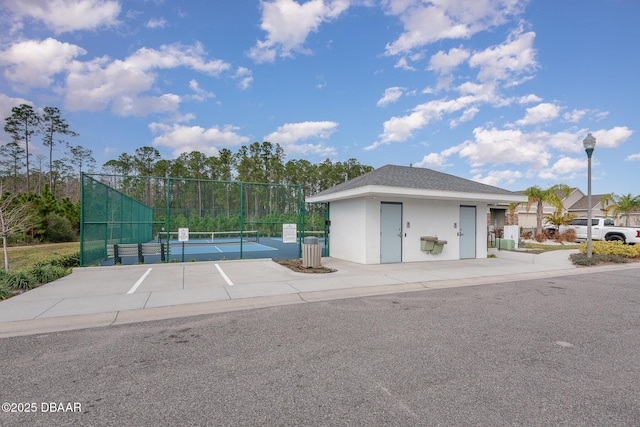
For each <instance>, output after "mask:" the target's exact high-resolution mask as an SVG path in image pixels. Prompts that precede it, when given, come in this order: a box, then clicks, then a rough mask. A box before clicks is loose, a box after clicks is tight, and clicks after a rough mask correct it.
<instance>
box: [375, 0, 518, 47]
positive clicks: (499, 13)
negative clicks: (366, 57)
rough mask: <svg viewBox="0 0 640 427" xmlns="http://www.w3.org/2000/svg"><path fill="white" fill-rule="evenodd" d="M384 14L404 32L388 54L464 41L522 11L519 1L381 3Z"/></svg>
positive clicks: (394, 0)
mask: <svg viewBox="0 0 640 427" xmlns="http://www.w3.org/2000/svg"><path fill="white" fill-rule="evenodd" d="M383 5H384V7H385V11H386V13H387V14H389V15H394V16H398V17H399V18H400V20H401V21H402V23H403V25H404V32H403V33H402V34H401V35H400V37H399V38H398V39H397V40H395V41H394V42H393V43H389V44H387V46H386V52H387V54H388V55H397V54H399V53H403V52H407V51H411V50H413V49H416V48H420V47H422V46H424V45H427V44H430V43H433V42H436V41H438V40H443V39H466V38H469V37H471V36H472V35H473V34H475V33H477V32H479V31H482V30H486V29H488V28H492V27H495V26H497V25H501V24H503V23H504V22H506V21H507V19H508V18H509V17H511V16H514V15H518V14H519V13H520V11H521V9H522V6H523V4H522V2H521V1H519V0H474V1H472V2H470V1H468V0H447V1H443V0H436V1H430V2H425V1H422V0H385V1H384V2H383Z"/></svg>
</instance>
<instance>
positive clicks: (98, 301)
mask: <svg viewBox="0 0 640 427" xmlns="http://www.w3.org/2000/svg"><path fill="white" fill-rule="evenodd" d="M148 298H149V294H148V293H135V294H132V295H127V294H122V295H111V296H110V297H109V298H105V297H104V296H95V297H79V298H66V299H64V300H62V301H60V302H59V303H58V304H56V305H55V306H53V307H51V308H50V309H49V310H47V311H45V312H44V313H42V314H41V315H40V316H38V318H49V317H58V316H75V315H79V314H94V313H105V312H112V311H122V310H133V309H135V308H143V307H144V305H145V303H146V302H147V299H148Z"/></svg>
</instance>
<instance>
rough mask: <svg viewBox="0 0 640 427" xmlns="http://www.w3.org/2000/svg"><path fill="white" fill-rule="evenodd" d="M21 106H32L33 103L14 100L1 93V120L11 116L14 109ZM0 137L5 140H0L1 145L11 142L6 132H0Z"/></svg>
mask: <svg viewBox="0 0 640 427" xmlns="http://www.w3.org/2000/svg"><path fill="white" fill-rule="evenodd" d="M21 104H28V105H32V103H31V102H29V101H27V100H26V99H23V98H12V97H10V96H7V95H5V94H4V93H0V118H2V119H4V118H5V117H9V116H11V114H12V113H11V109H12V108H13V107H18V106H20V105H21ZM0 137H1V138H3V139H0V143H4V142H9V140H10V138H9V135H8V134H7V133H5V132H0ZM5 139H6V140H5Z"/></svg>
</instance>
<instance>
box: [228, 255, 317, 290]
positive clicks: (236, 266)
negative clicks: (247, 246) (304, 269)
mask: <svg viewBox="0 0 640 427" xmlns="http://www.w3.org/2000/svg"><path fill="white" fill-rule="evenodd" d="M217 264H218V265H219V266H220V268H221V269H222V270H223V271H224V273H225V274H226V275H227V276H228V277H229V279H230V280H231V281H232V282H233V284H234V285H241V284H251V283H265V282H279V281H286V280H290V279H292V278H296V277H300V275H302V276H308V275H307V274H304V273H295V272H293V271H291V270H289V269H288V268H286V267H283V266H281V265H279V264H278V263H275V262H273V261H272V260H270V259H261V260H238V261H223V262H218V263H217Z"/></svg>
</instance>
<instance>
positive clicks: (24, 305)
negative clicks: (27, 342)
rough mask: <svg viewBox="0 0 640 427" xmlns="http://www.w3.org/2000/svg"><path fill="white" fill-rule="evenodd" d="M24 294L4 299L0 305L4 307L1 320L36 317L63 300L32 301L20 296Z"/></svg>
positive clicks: (0, 311) (9, 320) (0, 314)
mask: <svg viewBox="0 0 640 427" xmlns="http://www.w3.org/2000/svg"><path fill="white" fill-rule="evenodd" d="M27 293H28V292H27ZM22 295H25V294H22ZM22 295H18V296H15V297H13V298H10V299H8V300H6V301H2V305H1V306H0V307H1V308H2V310H0V322H12V321H16V320H27V319H35V318H37V317H38V316H40V315H41V314H42V313H44V312H46V311H47V310H50V309H51V308H52V307H54V306H55V305H56V304H58V303H60V301H62V300H61V299H46V300H35V301H30V300H25V299H20V298H19V297H20V296H22Z"/></svg>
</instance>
